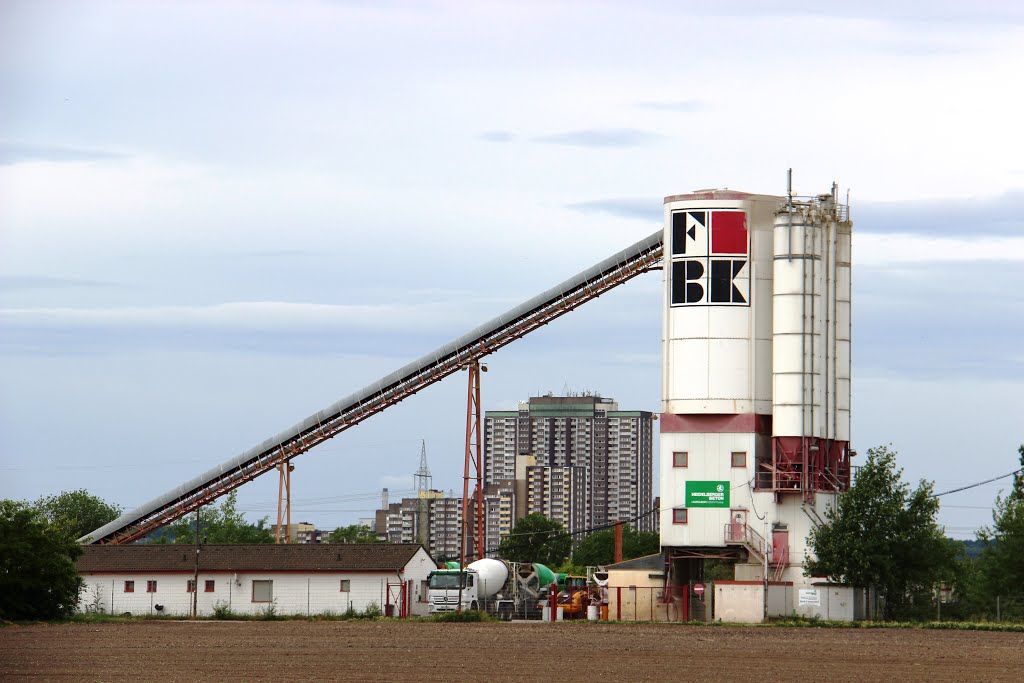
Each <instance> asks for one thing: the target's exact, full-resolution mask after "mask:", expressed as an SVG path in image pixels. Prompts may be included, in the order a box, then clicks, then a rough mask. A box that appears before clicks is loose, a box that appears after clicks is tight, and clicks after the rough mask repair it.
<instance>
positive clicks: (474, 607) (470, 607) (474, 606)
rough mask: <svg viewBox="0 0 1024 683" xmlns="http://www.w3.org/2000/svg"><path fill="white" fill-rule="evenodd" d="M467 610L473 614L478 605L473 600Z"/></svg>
mask: <svg viewBox="0 0 1024 683" xmlns="http://www.w3.org/2000/svg"><path fill="white" fill-rule="evenodd" d="M469 609H471V610H473V611H474V612H476V611H477V610H479V609H480V605H478V604H477V602H476V600H474V601H473V602H471V603H469Z"/></svg>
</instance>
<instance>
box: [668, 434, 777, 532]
mask: <svg viewBox="0 0 1024 683" xmlns="http://www.w3.org/2000/svg"><path fill="white" fill-rule="evenodd" d="M755 440H756V435H755V434H752V433H749V432H747V433H693V432H676V433H671V432H670V433H663V434H662V435H661V456H660V462H661V472H660V474H661V508H662V512H661V530H660V531H661V544H662V545H663V546H686V545H706V546H724V545H725V525H726V524H727V523H728V522H729V521H730V518H729V510H730V509H731V508H746V509H748V510H751V512H750V513H749V516H748V520H747V524H749V525H750V526H751V527H752V528H753V529H755V530H756V531H758V533H760V532H761V529H759V528H758V527H757V524H758V520H757V519H756V518H755V516H754V513H753V511H752V507H753V506H752V505H751V493H750V487H749V486H748V482H750V481H752V480H753V477H754V457H755V456H754V446H755ZM674 451H685V452H686V453H687V454H688V456H687V459H688V463H687V466H686V467H673V466H672V453H673V452H674ZM733 451H737V452H745V453H746V454H747V466H746V467H732V460H731V458H732V452H733ZM687 480H693V481H728V482H729V489H730V490H729V507H727V508H691V509H690V510H689V512H688V519H687V523H686V524H673V522H672V510H671V508H674V507H683V506H684V503H685V498H686V482H687ZM757 509H758V510H761V512H762V514H763V511H764V508H763V507H761V505H760V502H759V503H758V506H757Z"/></svg>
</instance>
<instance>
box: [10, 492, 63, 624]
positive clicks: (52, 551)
mask: <svg viewBox="0 0 1024 683" xmlns="http://www.w3.org/2000/svg"><path fill="white" fill-rule="evenodd" d="M81 554H82V548H81V546H79V545H78V543H76V542H75V539H74V538H73V537H72V536H70V535H69V534H68V533H67V530H66V529H62V528H56V527H54V526H53V525H52V524H51V523H50V522H49V521H48V520H47V519H46V517H44V516H43V515H42V514H41V513H40V512H39V511H38V510H35V509H33V508H32V507H30V506H28V505H27V504H25V503H20V502H16V501H13V500H3V501H0V619H57V618H59V617H63V616H66V615H68V614H70V613H71V612H73V611H74V609H75V606H76V605H77V604H78V595H79V591H81V589H82V577H80V576H79V575H78V570H77V569H76V568H75V558H77V557H78V556H79V555H81Z"/></svg>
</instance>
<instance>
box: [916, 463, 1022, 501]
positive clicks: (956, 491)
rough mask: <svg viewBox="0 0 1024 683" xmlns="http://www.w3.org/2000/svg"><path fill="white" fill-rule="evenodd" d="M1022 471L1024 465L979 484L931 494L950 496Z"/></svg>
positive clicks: (935, 496) (934, 495)
mask: <svg viewBox="0 0 1024 683" xmlns="http://www.w3.org/2000/svg"><path fill="white" fill-rule="evenodd" d="M1021 472H1024V467H1022V468H1020V469H1019V470H1014V471H1013V472H1010V473H1009V474H1002V475H999V476H998V477H992V478H991V479H986V480H985V481H979V482H978V483H977V484H968V485H967V486H961V487H960V488H958V489H950V490H949V491H943V492H942V493H933V494H932V495H931V497H932V498H938V497H940V496H948V495H949V494H951V493H959V492H960V491H966V490H967V489H973V488H977V487H978V486H983V485H985V484H991V483H992V482H994V481H999V480H1000V479H1006V478H1007V477H1012V476H1015V475H1018V474H1020V473H1021Z"/></svg>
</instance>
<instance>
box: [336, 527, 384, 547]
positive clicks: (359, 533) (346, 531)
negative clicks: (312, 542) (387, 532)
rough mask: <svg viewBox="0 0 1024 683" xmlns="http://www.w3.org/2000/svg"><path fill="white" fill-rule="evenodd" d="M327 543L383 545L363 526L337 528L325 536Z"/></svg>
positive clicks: (375, 535)
mask: <svg viewBox="0 0 1024 683" xmlns="http://www.w3.org/2000/svg"><path fill="white" fill-rule="evenodd" d="M327 542H328V543H383V541H381V540H380V539H379V538H377V534H375V533H373V531H372V530H371V529H370V527H368V526H366V525H365V524H352V525H350V526H343V527H338V528H337V529H335V530H334V531H332V532H331V533H330V534H328V536H327Z"/></svg>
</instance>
